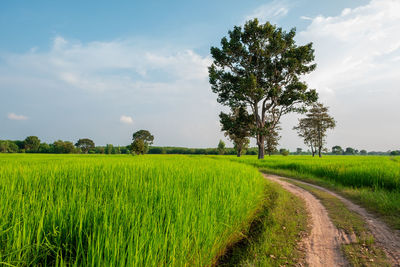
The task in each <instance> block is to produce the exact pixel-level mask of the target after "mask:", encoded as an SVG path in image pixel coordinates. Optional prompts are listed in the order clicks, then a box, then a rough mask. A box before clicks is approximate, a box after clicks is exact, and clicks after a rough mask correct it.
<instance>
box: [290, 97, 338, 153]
mask: <svg viewBox="0 0 400 267" xmlns="http://www.w3.org/2000/svg"><path fill="white" fill-rule="evenodd" d="M335 126H336V122H335V120H334V119H333V117H331V116H330V115H329V114H328V107H325V106H324V105H323V104H321V103H316V104H313V105H312V107H311V109H310V110H309V111H308V113H307V114H306V117H305V118H302V119H299V124H298V126H296V127H294V128H293V129H295V130H297V133H298V135H299V136H300V137H303V139H304V143H305V144H306V145H308V146H310V147H311V151H312V154H313V156H314V155H315V153H316V152H317V151H318V155H319V157H322V149H323V146H324V144H325V139H326V131H327V130H328V129H333V128H335Z"/></svg>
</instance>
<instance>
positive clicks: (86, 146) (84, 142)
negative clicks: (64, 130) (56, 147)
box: [75, 138, 95, 154]
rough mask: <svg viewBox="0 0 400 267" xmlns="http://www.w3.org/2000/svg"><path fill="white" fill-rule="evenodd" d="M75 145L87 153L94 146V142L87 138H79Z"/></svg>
mask: <svg viewBox="0 0 400 267" xmlns="http://www.w3.org/2000/svg"><path fill="white" fill-rule="evenodd" d="M75 146H76V147H78V148H80V149H81V150H82V152H83V153H85V154H87V153H88V151H89V150H90V149H94V148H95V145H94V142H93V141H92V140H90V139H89V138H83V139H79V140H78V142H76V144H75Z"/></svg>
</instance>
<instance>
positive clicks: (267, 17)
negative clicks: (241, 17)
mask: <svg viewBox="0 0 400 267" xmlns="http://www.w3.org/2000/svg"><path fill="white" fill-rule="evenodd" d="M288 12H289V5H288V3H287V2H286V1H279V0H274V1H272V2H270V3H268V4H264V5H261V6H259V7H257V8H256V9H254V10H253V12H252V13H251V14H249V15H247V16H246V17H245V21H248V20H251V19H254V18H258V20H259V21H261V22H263V23H264V22H266V21H270V22H272V23H276V22H277V21H278V20H279V19H280V18H283V17H285V16H286V15H287V14H288Z"/></svg>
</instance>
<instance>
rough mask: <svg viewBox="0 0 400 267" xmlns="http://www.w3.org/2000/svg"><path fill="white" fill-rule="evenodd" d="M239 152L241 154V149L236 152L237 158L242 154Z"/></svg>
mask: <svg viewBox="0 0 400 267" xmlns="http://www.w3.org/2000/svg"><path fill="white" fill-rule="evenodd" d="M241 152H242V151H241V149H238V150H237V156H238V157H240V154H242V153H241Z"/></svg>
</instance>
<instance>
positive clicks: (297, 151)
mask: <svg viewBox="0 0 400 267" xmlns="http://www.w3.org/2000/svg"><path fill="white" fill-rule="evenodd" d="M302 152H303V149H302V148H301V147H298V148H296V154H297V155H301V153H302Z"/></svg>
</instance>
